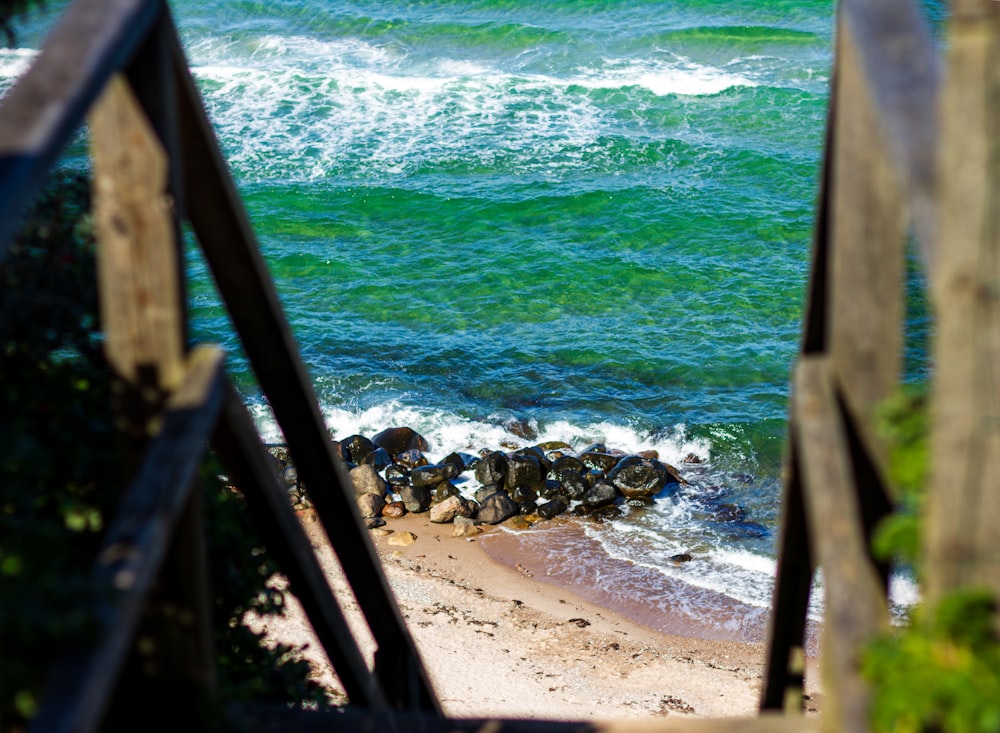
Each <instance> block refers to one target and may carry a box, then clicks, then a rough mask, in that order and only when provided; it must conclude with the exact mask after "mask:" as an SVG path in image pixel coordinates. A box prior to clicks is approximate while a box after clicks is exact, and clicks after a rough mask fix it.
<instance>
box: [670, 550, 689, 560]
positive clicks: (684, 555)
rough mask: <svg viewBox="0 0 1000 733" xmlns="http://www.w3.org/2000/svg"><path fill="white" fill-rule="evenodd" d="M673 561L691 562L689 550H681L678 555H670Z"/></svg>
mask: <svg viewBox="0 0 1000 733" xmlns="http://www.w3.org/2000/svg"><path fill="white" fill-rule="evenodd" d="M670 561H671V562H691V554H690V553H687V552H681V553H678V554H676V555H671V556H670Z"/></svg>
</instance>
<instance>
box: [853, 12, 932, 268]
mask: <svg viewBox="0 0 1000 733" xmlns="http://www.w3.org/2000/svg"><path fill="white" fill-rule="evenodd" d="M841 8H842V13H843V17H844V20H845V23H844V27H843V31H844V32H845V33H846V35H848V36H850V38H851V39H852V40H851V46H852V47H853V49H852V51H851V53H852V54H856V57H857V58H856V63H857V64H858V66H859V69H860V73H861V75H862V76H863V79H864V82H863V83H864V87H865V88H866V89H867V90H868V93H867V94H866V95H865V97H866V98H867V99H869V100H871V103H872V105H873V110H874V115H873V123H874V124H873V126H872V127H870V128H868V131H867V134H868V135H875V136H877V137H878V138H879V140H880V142H879V143H876V145H877V146H878V147H882V148H884V149H885V150H886V151H887V152H888V153H889V156H890V158H891V161H892V167H893V168H894V169H895V170H896V171H898V172H899V178H900V181H901V185H902V190H903V191H905V192H906V199H907V201H908V204H909V211H910V216H911V217H912V221H913V228H914V232H915V234H916V235H917V238H918V241H919V242H920V245H921V251H922V253H923V255H924V261H925V263H926V266H927V269H928V271H931V269H932V267H931V263H932V262H933V258H934V255H933V247H934V238H935V236H936V227H937V222H936V214H937V205H936V204H937V201H936V183H935V179H936V176H937V159H936V150H937V134H938V132H937V116H936V115H935V114H933V112H932V111H933V110H935V109H936V108H937V101H938V91H939V88H940V76H941V75H940V62H939V56H940V54H939V52H938V50H937V48H936V46H935V44H934V40H933V38H932V36H931V32H930V26H929V24H928V22H927V19H926V17H925V15H924V12H923V10H922V8H921V7H920V3H919V2H916V1H915V0H841ZM876 131H877V132H876ZM864 139H865V138H864V137H861V138H856V139H855V144H856V145H858V146H859V147H863V146H862V145H861V141H862V140H864Z"/></svg>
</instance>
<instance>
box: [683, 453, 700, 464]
mask: <svg viewBox="0 0 1000 733" xmlns="http://www.w3.org/2000/svg"><path fill="white" fill-rule="evenodd" d="M684 463H704V461H703V460H702V458H701V457H700V456H698V455H697V454H696V453H688V454H687V455H686V456H684Z"/></svg>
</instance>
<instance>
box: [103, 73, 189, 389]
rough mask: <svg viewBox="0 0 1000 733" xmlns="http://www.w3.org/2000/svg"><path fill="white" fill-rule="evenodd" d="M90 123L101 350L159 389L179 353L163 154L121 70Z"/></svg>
mask: <svg viewBox="0 0 1000 733" xmlns="http://www.w3.org/2000/svg"><path fill="white" fill-rule="evenodd" d="M90 127H91V156H92V160H93V168H94V183H93V186H94V219H95V224H96V233H97V239H98V243H99V246H98V249H97V262H98V267H97V272H98V284H99V289H100V301H101V321H102V325H103V327H104V332H105V343H104V349H105V354H106V356H107V358H108V361H109V363H110V365H111V368H112V369H113V370H114V371H115V372H116V373H117V374H118V376H120V377H122V378H123V379H124V380H125V381H126V382H127V383H128V384H129V385H131V386H132V387H133V388H135V389H139V388H140V387H141V388H142V389H150V390H157V389H158V390H161V392H162V394H166V393H169V392H172V391H173V390H174V389H175V388H176V387H177V385H178V384H179V382H180V376H181V370H182V365H183V355H184V343H183V336H182V334H183V330H184V328H183V318H182V314H183V310H182V309H181V298H180V283H179V277H178V273H179V269H178V253H177V243H176V239H175V233H174V223H173V220H172V218H171V205H172V204H171V199H170V197H169V195H168V194H167V167H168V166H167V158H166V155H165V153H164V151H163V148H162V147H161V146H160V144H159V141H158V139H157V137H156V134H155V132H154V131H153V129H152V127H151V126H150V125H149V122H148V120H147V119H146V116H145V114H144V113H143V111H142V108H141V107H140V106H139V103H138V101H137V100H136V99H135V95H134V94H133V93H132V90H131V87H130V86H129V85H128V83H127V82H126V81H125V79H124V78H123V77H121V76H115V77H113V78H112V79H111V81H110V82H109V83H108V86H107V89H106V90H105V93H104V94H103V95H102V96H101V98H100V99H99V100H98V102H97V104H95V105H94V108H93V110H92V112H91V115H90ZM140 381H142V382H143V384H142V385H140ZM141 397H145V395H143V396H141ZM156 397H157V399H159V398H160V395H157V396H156Z"/></svg>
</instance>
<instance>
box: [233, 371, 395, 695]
mask: <svg viewBox="0 0 1000 733" xmlns="http://www.w3.org/2000/svg"><path fill="white" fill-rule="evenodd" d="M213 444H214V446H215V448H216V450H217V451H218V452H219V454H220V456H221V458H222V461H223V465H224V466H225V468H226V471H227V474H228V476H229V479H230V480H231V481H233V482H234V483H235V485H236V486H237V487H239V489H240V491H241V493H242V494H243V496H244V498H245V499H246V502H247V507H248V509H249V511H250V514H251V515H252V517H253V519H254V522H255V523H256V525H257V527H258V528H259V529H260V532H261V537H262V538H263V540H264V544H265V545H266V546H267V548H268V549H269V550H270V552H271V554H272V556H273V557H274V559H275V561H276V562H277V563H278V567H279V569H280V570H281V572H282V573H284V575H285V577H286V578H288V582H289V590H290V591H291V592H292V594H294V595H295V596H296V597H297V598H298V599H299V601H300V602H301V603H302V607H303V609H304V610H305V612H306V616H307V617H308V618H309V622H310V624H312V627H313V631H315V632H316V636H317V638H318V639H319V641H320V644H322V646H323V649H324V651H325V652H326V655H327V658H328V659H329V660H330V663H331V664H332V665H333V668H334V670H336V672H337V676H338V677H339V678H340V682H341V684H342V685H343V686H344V690H345V691H346V692H347V695H348V697H349V698H350V701H351V704H352V705H360V706H364V707H367V708H371V709H376V710H377V709H388V703H387V701H386V698H385V695H384V694H383V692H382V690H381V688H380V687H379V684H378V680H377V679H376V678H375V676H374V675H373V674H372V673H371V671H370V670H369V669H368V667H367V665H366V664H365V660H364V656H363V655H362V653H361V650H360V649H359V647H358V644H357V641H356V640H355V638H354V636H353V635H352V633H351V629H350V627H349V626H348V625H347V622H346V621H345V619H344V615H343V611H342V610H341V608H340V604H339V603H338V602H337V599H336V597H335V596H334V594H333V591H332V589H331V588H330V583H329V580H328V579H327V577H326V575H325V574H324V572H323V569H322V568H321V567H320V565H319V561H318V560H317V559H316V554H315V552H314V551H313V548H312V545H311V544H310V542H309V539H308V538H307V537H306V534H305V531H304V530H303V529H302V525H301V524H300V523H299V520H298V518H297V517H296V516H295V512H294V511H292V508H291V506H290V504H289V500H288V492H287V490H286V489H285V487H284V486H283V484H282V483H281V482H280V480H279V479H278V476H277V475H276V474H275V471H274V467H273V463H272V461H271V459H270V458H271V457H270V456H269V455H268V454H267V450H266V449H265V448H264V445H263V444H262V443H261V442H260V436H259V435H258V434H257V428H256V426H255V425H254V423H253V419H252V418H251V417H250V414H249V413H248V412H247V409H246V407H245V406H244V404H243V401H242V398H241V397H240V396H239V394H238V393H237V392H236V390H235V389H233V388H232V386H227V389H226V402H225V408H224V411H223V414H222V419H221V420H220V421H219V425H218V427H217V428H216V431H215V439H214V441H213Z"/></svg>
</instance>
